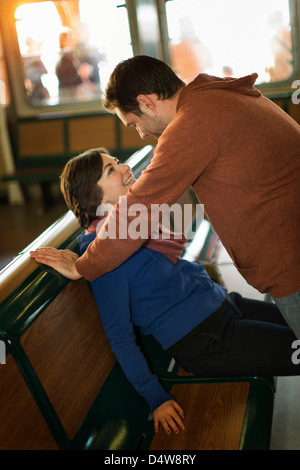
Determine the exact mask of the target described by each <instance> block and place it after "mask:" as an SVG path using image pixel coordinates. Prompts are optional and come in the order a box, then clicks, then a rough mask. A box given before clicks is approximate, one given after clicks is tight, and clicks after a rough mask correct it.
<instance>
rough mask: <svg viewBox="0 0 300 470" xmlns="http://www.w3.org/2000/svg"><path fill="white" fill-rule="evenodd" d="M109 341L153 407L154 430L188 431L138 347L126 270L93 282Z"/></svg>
mask: <svg viewBox="0 0 300 470" xmlns="http://www.w3.org/2000/svg"><path fill="white" fill-rule="evenodd" d="M91 288H92V291H93V294H94V297H95V300H96V303H97V305H98V309H99V312H100V316H101V320H102V324H103V327H104V330H105V334H106V336H107V339H108V341H109V343H110V345H111V347H112V350H113V351H114V353H115V355H116V358H117V360H118V362H119V363H120V365H121V367H122V369H123V372H124V373H125V375H126V377H127V378H128V380H129V381H130V382H131V384H132V385H133V386H134V388H135V389H136V390H137V392H138V393H139V394H140V395H142V396H143V397H144V398H145V399H146V401H147V402H148V404H149V407H150V411H151V412H152V413H153V419H154V428H155V431H156V432H157V431H158V428H159V423H161V424H162V426H163V427H164V429H165V431H166V432H167V433H170V432H171V431H174V432H178V431H179V429H184V425H183V418H184V415H183V410H182V408H181V407H180V406H179V405H178V403H176V401H174V400H173V397H172V396H171V395H170V394H169V393H167V392H166V391H165V390H164V388H163V387H162V385H161V384H160V382H159V380H158V378H157V376H156V375H154V374H152V373H151V372H150V370H149V367H148V364H147V361H146V358H145V357H144V355H143V353H142V352H141V350H140V348H139V346H138V345H137V343H136V336H135V333H134V329H133V324H132V321H131V313H130V294H129V292H130V290H129V285H128V281H127V276H126V271H125V270H123V269H122V268H119V269H116V270H115V271H113V272H111V273H108V274H106V275H104V276H102V277H101V278H99V279H97V280H96V281H93V282H91Z"/></svg>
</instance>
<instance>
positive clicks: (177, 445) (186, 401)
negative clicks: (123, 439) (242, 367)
mask: <svg viewBox="0 0 300 470" xmlns="http://www.w3.org/2000/svg"><path fill="white" fill-rule="evenodd" d="M248 391H249V383H244V382H241V383H205V384H203V383H202V384H191V383H189V384H177V385H174V387H173V388H172V390H171V393H172V395H173V396H174V397H175V399H176V401H177V402H178V403H179V404H180V405H181V406H182V407H183V409H184V414H185V420H184V424H185V430H184V431H180V432H179V434H177V435H176V434H174V433H172V434H171V435H167V434H166V432H165V431H164V430H163V429H162V426H160V430H159V432H158V433H157V434H156V435H155V436H154V438H153V441H152V443H151V446H150V449H151V450H238V448H239V442H240V438H241V432H242V428H243V421H244V416H245V409H246V404H247V397H248Z"/></svg>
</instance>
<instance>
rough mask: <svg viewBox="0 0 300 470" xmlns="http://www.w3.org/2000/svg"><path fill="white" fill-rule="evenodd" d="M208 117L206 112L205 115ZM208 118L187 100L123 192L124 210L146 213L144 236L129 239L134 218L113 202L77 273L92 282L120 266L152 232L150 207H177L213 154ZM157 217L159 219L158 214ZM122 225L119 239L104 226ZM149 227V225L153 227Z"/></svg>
mask: <svg viewBox="0 0 300 470" xmlns="http://www.w3.org/2000/svg"><path fill="white" fill-rule="evenodd" d="M210 114H211V113H210ZM211 121H212V118H210V119H209V118H207V119H206V117H205V118H202V119H200V117H199V113H197V107H196V104H194V103H192V101H191V100H190V102H187V103H186V104H185V105H183V106H182V107H181V108H180V110H179V111H178V112H177V114H176V115H175V117H174V118H173V120H172V121H171V123H170V124H169V125H168V127H167V129H166V130H165V131H164V133H163V134H162V136H161V137H160V138H159V141H158V145H157V147H156V150H155V154H154V157H153V159H152V162H151V164H150V165H149V166H148V168H147V169H146V170H145V171H144V172H143V173H142V174H141V176H140V178H139V179H138V180H137V182H136V183H135V184H134V185H133V187H132V188H131V190H130V191H129V192H128V194H127V197H126V199H127V204H126V208H127V211H128V209H129V208H131V207H137V206H134V205H142V207H143V208H145V209H146V211H145V212H143V214H142V215H141V214H139V216H140V220H141V217H144V220H141V222H144V224H143V225H144V226H145V225H146V226H147V233H146V234H144V236H143V237H140V238H133V237H132V236H130V226H131V224H132V223H134V219H135V217H137V214H133V215H130V214H128V212H126V210H125V209H123V208H122V207H121V204H120V202H118V203H117V204H116V205H115V207H114V208H113V209H112V210H111V212H110V214H109V216H108V218H107V221H106V223H105V225H104V226H103V227H102V229H101V231H100V232H99V233H98V236H97V237H96V239H95V240H94V242H93V243H91V245H90V246H89V247H88V249H87V251H86V252H85V254H84V255H83V256H82V257H81V258H79V259H78V260H77V262H76V268H77V270H78V272H79V273H80V274H81V275H82V276H83V277H84V278H85V279H88V280H94V279H96V278H97V277H99V276H102V275H103V274H105V273H106V272H109V271H111V270H113V269H115V268H116V267H117V266H119V265H120V264H121V263H122V262H123V261H124V260H126V259H127V258H128V257H129V256H130V255H131V254H132V253H134V252H135V251H136V250H137V249H138V248H139V247H140V246H141V245H142V243H143V242H144V240H145V239H146V238H148V237H149V236H150V233H151V223H150V220H151V215H152V216H153V208H158V207H159V206H162V205H163V204H164V205H165V207H166V206H169V207H170V206H171V205H172V204H174V203H176V202H177V200H178V199H179V197H180V196H181V195H182V194H183V193H184V191H185V190H186V189H187V188H188V187H189V186H190V185H192V184H193V183H194V182H195V181H196V180H197V178H198V177H199V176H200V175H201V173H202V172H203V171H205V169H206V167H207V166H208V165H209V163H210V162H211V160H212V159H214V158H215V157H216V155H217V152H218V139H217V138H216V136H215V134H214V131H213V124H212V122H211ZM160 215H163V213H161V214H160ZM124 218H125V226H126V234H125V236H124V233H123V235H122V237H118V236H117V237H113V239H112V238H111V237H110V236H107V237H106V238H105V236H106V234H107V233H109V224H110V223H111V224H112V225H111V226H113V224H114V223H115V224H116V226H117V227H119V226H120V221H122V224H123V223H124ZM152 227H153V226H152Z"/></svg>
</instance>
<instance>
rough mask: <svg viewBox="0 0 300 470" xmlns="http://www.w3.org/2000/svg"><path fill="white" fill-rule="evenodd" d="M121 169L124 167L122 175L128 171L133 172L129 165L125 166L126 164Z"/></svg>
mask: <svg viewBox="0 0 300 470" xmlns="http://www.w3.org/2000/svg"><path fill="white" fill-rule="evenodd" d="M121 167H122V168H121V171H122V173H126V172H127V171H131V169H130V166H129V165H124V164H123V163H122V165H121Z"/></svg>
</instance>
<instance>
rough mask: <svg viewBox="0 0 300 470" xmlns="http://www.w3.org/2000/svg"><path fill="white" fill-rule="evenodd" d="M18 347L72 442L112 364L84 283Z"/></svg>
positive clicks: (65, 294)
mask: <svg viewBox="0 0 300 470" xmlns="http://www.w3.org/2000/svg"><path fill="white" fill-rule="evenodd" d="M21 342H22V345H23V347H24V350H25V352H26V354H27V355H28V357H29V360H30V361H31V364H32V365H33V367H34V369H35V371H36V373H37V375H38V377H39V380H40V381H41V383H42V386H43V387H44V389H45V391H46V393H47V395H48V397H49V398H50V401H51V403H52V404H53V406H54V408H55V410H56V413H57V414H58V416H59V418H60V420H61V422H62V425H63V426H64V428H65V430H66V432H67V434H68V436H69V437H71V438H72V437H73V436H74V434H75V432H76V431H77V429H78V427H79V425H80V424H81V422H82V420H83V419H84V417H85V415H86V413H87V412H88V410H89V408H90V406H91V405H92V403H93V401H94V399H95V397H96V396H97V394H98V392H99V390H100V389H101V386H102V385H103V383H104V382H105V380H106V378H107V376H108V374H109V372H110V370H111V368H112V366H113V364H114V363H115V356H114V354H113V352H112V350H111V348H110V346H109V344H108V342H107V339H106V337H105V334H104V331H103V328H102V325H101V321H100V317H99V313H98V309H97V306H96V303H95V301H94V298H93V296H92V294H91V291H90V289H89V287H88V285H87V283H86V281H84V280H83V279H81V280H79V281H71V282H70V283H69V284H68V285H67V287H66V288H65V289H64V290H63V291H62V292H61V293H60V294H59V295H58V296H57V297H56V299H55V300H54V301H53V302H52V303H51V305H50V306H49V307H48V308H47V309H46V310H45V311H44V312H43V314H42V315H41V316H40V317H39V318H38V319H37V320H36V321H35V322H34V324H33V325H32V326H31V327H30V328H29V329H28V330H27V331H26V332H25V333H24V335H23V337H22V341H21Z"/></svg>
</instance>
